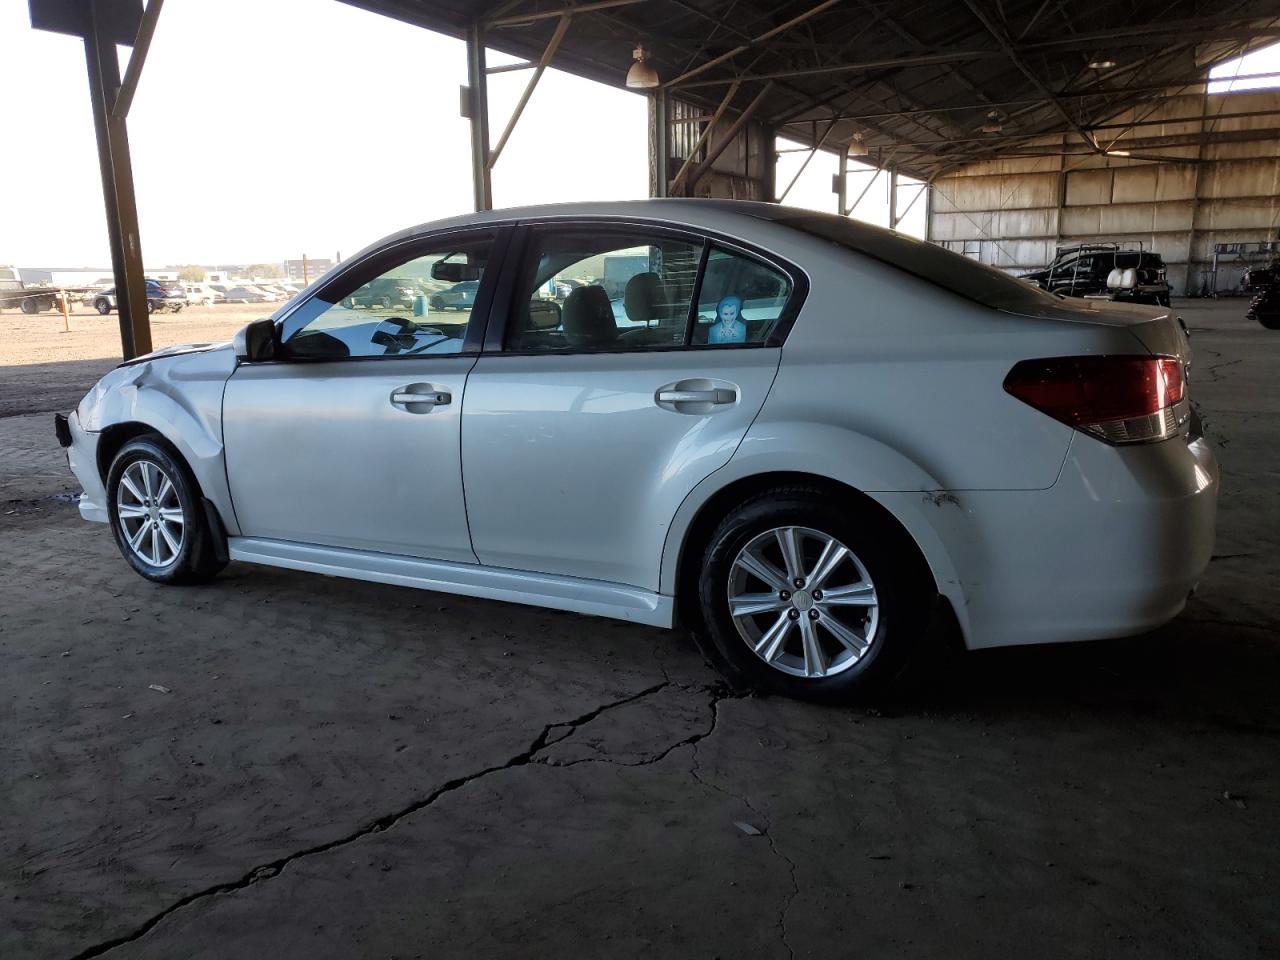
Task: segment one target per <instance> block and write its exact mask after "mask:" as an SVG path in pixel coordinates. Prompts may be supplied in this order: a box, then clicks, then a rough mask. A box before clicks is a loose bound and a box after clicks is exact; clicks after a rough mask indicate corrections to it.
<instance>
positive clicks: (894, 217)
mask: <svg viewBox="0 0 1280 960" xmlns="http://www.w3.org/2000/svg"><path fill="white" fill-rule="evenodd" d="M889 229H890V230H897V229H898V168H897V166H891V167H890V168H889Z"/></svg>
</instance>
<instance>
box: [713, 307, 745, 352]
mask: <svg viewBox="0 0 1280 960" xmlns="http://www.w3.org/2000/svg"><path fill="white" fill-rule="evenodd" d="M741 313H742V298H741V297H725V298H724V299H723V300H721V301H720V303H719V304H717V305H716V322H715V323H713V324H712V325H711V331H710V332H709V333H708V334H707V343H746V342H747V325H746V324H745V323H743V322H742V318H741V316H740V314H741Z"/></svg>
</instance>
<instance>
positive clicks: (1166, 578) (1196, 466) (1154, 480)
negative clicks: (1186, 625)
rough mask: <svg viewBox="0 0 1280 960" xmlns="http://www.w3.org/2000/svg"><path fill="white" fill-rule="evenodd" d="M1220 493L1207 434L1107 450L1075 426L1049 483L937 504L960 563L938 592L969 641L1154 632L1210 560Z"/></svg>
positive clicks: (1003, 642) (939, 530)
mask: <svg viewBox="0 0 1280 960" xmlns="http://www.w3.org/2000/svg"><path fill="white" fill-rule="evenodd" d="M1217 493H1218V467H1217V464H1216V462H1215V461H1214V458H1213V453H1212V451H1211V450H1210V448H1209V445H1208V444H1207V443H1206V442H1205V441H1204V440H1203V439H1199V438H1198V439H1194V440H1190V441H1188V440H1186V439H1182V438H1175V439H1172V440H1167V441H1164V442H1162V443H1157V444H1150V445H1145V446H1131V447H1111V446H1107V445H1106V444H1103V443H1101V442H1099V441H1097V440H1094V439H1092V438H1090V437H1085V436H1080V435H1077V436H1076V437H1075V438H1074V439H1073V441H1072V446H1071V450H1070V451H1069V453H1068V456H1067V460H1066V463H1065V464H1064V466H1063V471H1062V474H1061V476H1060V477H1059V479H1058V482H1057V483H1056V484H1054V486H1053V487H1051V488H1049V489H1048V490H1040V491H981V492H959V493H957V494H956V499H957V500H958V505H955V504H951V503H950V502H949V501H945V500H944V501H943V502H942V503H941V504H940V505H939V506H937V507H936V508H935V509H934V510H933V511H931V512H932V513H933V514H934V516H933V517H932V518H931V526H932V527H933V532H935V533H936V534H937V537H938V541H939V546H940V547H941V548H942V549H944V550H945V551H946V552H947V554H948V555H949V559H950V561H951V564H952V567H953V569H954V570H955V571H956V575H955V576H954V578H953V579H951V580H949V581H942V580H941V578H940V583H939V589H940V592H941V593H942V594H943V595H944V596H946V597H947V598H948V599H949V600H950V601H951V603H952V606H953V607H954V608H955V610H956V614H957V617H958V619H959V620H960V622H961V626H962V628H963V629H964V632H965V639H966V643H967V645H968V646H969V647H970V648H979V647H997V646H1011V645H1018V644H1031V643H1057V642H1063V641H1071V640H1098V639H1104V638H1108V637H1121V636H1129V635H1132V634H1136V633H1141V632H1143V631H1146V630H1150V629H1152V628H1154V627H1157V626H1159V625H1161V624H1162V623H1165V622H1166V621H1168V620H1170V619H1172V618H1173V617H1174V616H1176V615H1177V614H1178V613H1179V612H1180V611H1181V610H1182V608H1183V606H1185V604H1186V601H1187V597H1188V596H1189V594H1190V593H1191V591H1192V590H1193V589H1194V588H1195V586H1196V584H1197V582H1198V581H1199V579H1200V576H1201V574H1203V572H1204V569H1205V567H1206V566H1208V563H1209V558H1210V556H1211V554H1212V552H1213V540H1214V526H1215V523H1216V517H1217ZM926 553H928V551H927V550H926ZM936 569H937V568H936V566H935V570H936Z"/></svg>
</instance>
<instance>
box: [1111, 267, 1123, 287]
mask: <svg viewBox="0 0 1280 960" xmlns="http://www.w3.org/2000/svg"><path fill="white" fill-rule="evenodd" d="M1123 281H1124V271H1123V270H1121V269H1120V268H1119V267H1116V268H1115V269H1114V270H1112V271H1111V272H1110V273H1108V274H1107V286H1108V287H1112V288H1116V287H1119V286H1120V284H1121V283H1122V282H1123Z"/></svg>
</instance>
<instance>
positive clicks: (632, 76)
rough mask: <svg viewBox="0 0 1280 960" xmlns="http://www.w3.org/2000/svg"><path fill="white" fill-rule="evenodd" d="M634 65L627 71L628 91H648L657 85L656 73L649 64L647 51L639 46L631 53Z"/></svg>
mask: <svg viewBox="0 0 1280 960" xmlns="http://www.w3.org/2000/svg"><path fill="white" fill-rule="evenodd" d="M631 56H632V57H634V58H635V61H636V62H635V63H633V64H631V69H630V70H628V71H627V88H628V89H629V90H648V89H650V88H652V87H656V86H657V85H658V71H657V70H655V69H653V67H652V66H650V64H649V51H648V50H646V49H645V48H644V47H643V46H642V45H641V44H636V48H635V49H634V50H632V51H631Z"/></svg>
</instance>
